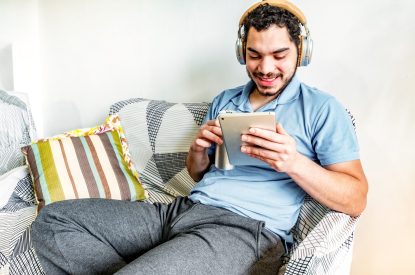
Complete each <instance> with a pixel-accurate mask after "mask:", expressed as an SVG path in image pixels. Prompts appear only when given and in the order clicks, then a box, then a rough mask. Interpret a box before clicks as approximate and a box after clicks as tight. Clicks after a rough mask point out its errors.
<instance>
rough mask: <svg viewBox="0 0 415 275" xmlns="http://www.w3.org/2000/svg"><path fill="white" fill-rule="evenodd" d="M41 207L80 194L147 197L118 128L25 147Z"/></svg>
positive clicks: (77, 196) (122, 197)
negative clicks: (125, 153)
mask: <svg viewBox="0 0 415 275" xmlns="http://www.w3.org/2000/svg"><path fill="white" fill-rule="evenodd" d="M22 151H23V153H24V154H25V156H26V159H27V161H28V164H29V167H30V172H31V175H32V178H33V182H34V186H35V193H36V196H37V200H38V202H39V209H41V208H42V207H43V206H44V205H47V204H49V203H52V202H55V201H61V200H66V199H78V198H108V199H119V200H143V199H146V198H147V195H146V192H145V191H144V189H143V187H142V186H141V184H140V182H139V180H138V179H137V177H136V176H134V172H133V171H132V170H131V169H130V168H129V167H128V166H129V165H128V163H127V162H126V161H125V160H124V158H123V150H122V145H121V140H120V134H119V132H118V131H117V130H116V129H111V130H110V131H104V132H102V133H98V134H91V135H86V136H79V137H76V136H63V137H62V136H61V137H59V138H56V137H55V138H51V139H47V140H40V141H38V142H37V143H34V144H32V145H29V146H26V147H23V148H22Z"/></svg>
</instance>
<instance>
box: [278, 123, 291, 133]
mask: <svg viewBox="0 0 415 275" xmlns="http://www.w3.org/2000/svg"><path fill="white" fill-rule="evenodd" d="M276 130H277V133H278V134H281V135H286V136H288V133H287V132H286V131H285V129H284V127H282V124H281V123H277V127H276Z"/></svg>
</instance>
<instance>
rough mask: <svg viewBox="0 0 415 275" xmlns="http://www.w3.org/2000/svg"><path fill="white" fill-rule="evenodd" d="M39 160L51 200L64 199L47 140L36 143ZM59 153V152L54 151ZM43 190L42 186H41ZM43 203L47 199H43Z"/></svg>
mask: <svg viewBox="0 0 415 275" xmlns="http://www.w3.org/2000/svg"><path fill="white" fill-rule="evenodd" d="M37 145H38V149H39V156H40V161H41V163H42V166H41V167H42V170H43V173H44V180H45V182H46V186H47V190H48V191H49V194H50V198H49V199H50V200H51V201H60V200H63V199H65V195H64V193H63V190H62V186H61V182H60V180H59V176H58V172H57V171H56V166H55V162H54V160H53V153H52V150H51V148H50V144H49V142H39V143H38V144H37ZM55 153H57V154H61V152H55ZM42 190H43V188H42ZM45 203H46V204H47V203H48V201H47V200H46V199H45Z"/></svg>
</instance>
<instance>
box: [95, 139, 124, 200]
mask: <svg viewBox="0 0 415 275" xmlns="http://www.w3.org/2000/svg"><path fill="white" fill-rule="evenodd" d="M108 134H109V133H105V134H102V135H99V138H100V139H101V141H102V145H103V146H104V148H105V151H106V152H107V155H108V160H109V161H110V163H111V167H112V169H113V171H114V175H115V177H116V178H117V182H118V186H119V188H120V194H121V199H122V200H127V199H131V193H130V188H129V187H128V181H127V179H126V178H125V175H124V173H123V171H122V170H121V167H120V165H119V163H118V159H117V156H116V155H115V152H116V151H118V150H117V148H113V147H112V144H111V141H110V140H109V137H108Z"/></svg>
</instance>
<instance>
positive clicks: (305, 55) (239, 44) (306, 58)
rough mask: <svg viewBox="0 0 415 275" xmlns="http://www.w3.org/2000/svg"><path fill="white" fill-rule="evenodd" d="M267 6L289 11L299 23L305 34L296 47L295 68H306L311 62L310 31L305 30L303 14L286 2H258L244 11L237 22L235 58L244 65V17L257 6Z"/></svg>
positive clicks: (311, 43)
mask: <svg viewBox="0 0 415 275" xmlns="http://www.w3.org/2000/svg"><path fill="white" fill-rule="evenodd" d="M263 4H269V5H270V6H273V7H278V8H281V9H284V10H287V11H289V12H290V13H292V14H293V15H294V16H295V17H297V19H298V20H299V21H300V27H302V28H303V30H304V32H305V34H304V35H303V34H301V35H300V44H299V46H298V60H297V67H299V66H307V65H308V64H310V61H311V54H312V52H313V40H312V39H311V37H310V31H309V30H308V28H307V20H306V18H305V16H304V14H303V12H302V11H301V10H300V9H299V8H297V6H295V5H294V4H292V3H290V2H288V1H286V0H264V1H262V2H258V3H255V4H253V5H252V6H251V7H249V9H247V10H246V11H245V13H244V14H243V15H242V16H241V19H240V20H239V29H238V38H237V39H236V44H235V51H236V58H237V59H238V61H239V63H240V64H241V65H245V43H244V42H243V41H244V39H243V38H244V35H245V30H244V28H243V22H244V20H245V17H247V16H248V14H249V13H250V12H251V11H253V10H254V9H255V8H257V7H258V6H259V5H263Z"/></svg>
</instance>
